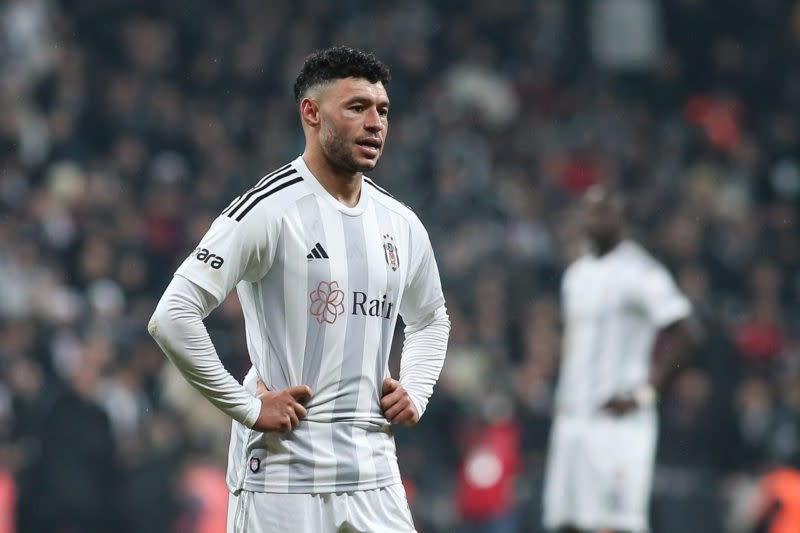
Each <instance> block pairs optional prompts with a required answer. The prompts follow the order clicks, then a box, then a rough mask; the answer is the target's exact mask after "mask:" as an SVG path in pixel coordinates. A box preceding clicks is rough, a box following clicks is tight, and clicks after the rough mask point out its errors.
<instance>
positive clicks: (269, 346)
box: [176, 157, 444, 493]
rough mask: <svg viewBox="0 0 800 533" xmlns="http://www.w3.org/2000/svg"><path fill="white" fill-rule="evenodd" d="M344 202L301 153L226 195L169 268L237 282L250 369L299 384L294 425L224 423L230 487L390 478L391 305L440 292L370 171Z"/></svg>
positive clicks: (202, 280)
mask: <svg viewBox="0 0 800 533" xmlns="http://www.w3.org/2000/svg"><path fill="white" fill-rule="evenodd" d="M363 180H364V181H363V185H362V189H361V197H360V199H359V202H358V204H357V205H356V206H355V207H346V206H344V205H343V204H341V203H340V202H338V201H337V200H336V199H334V198H333V197H332V196H331V195H330V194H329V193H328V192H327V191H326V190H325V189H324V188H323V187H322V185H321V184H320V183H319V182H318V181H317V179H316V178H315V177H314V176H313V175H312V174H311V172H310V171H309V169H308V167H307V166H306V164H305V162H304V161H303V159H302V157H298V158H297V159H295V160H294V161H292V162H291V163H289V164H287V165H285V166H283V167H281V168H280V169H278V170H276V171H275V172H273V173H271V174H269V175H268V176H266V177H264V178H263V179H262V180H261V181H260V182H258V184H257V185H256V186H254V187H253V188H252V189H250V190H249V191H248V192H246V193H245V194H243V195H242V196H240V197H239V198H237V199H236V200H234V201H233V202H231V204H230V205H229V206H228V207H227V208H226V209H225V210H224V211H223V212H222V214H221V215H220V216H219V217H218V218H217V220H215V221H214V223H213V225H212V226H211V228H210V229H209V231H208V233H207V234H206V235H205V237H204V238H203V239H202V241H201V242H200V244H199V246H198V247H197V249H196V250H195V251H194V252H193V253H192V254H191V255H190V256H189V257H188V258H187V259H186V261H185V262H184V263H183V264H182V265H181V267H180V268H179V269H178V271H177V273H176V274H177V275H179V276H183V277H185V278H187V279H188V280H190V281H192V282H193V283H195V284H197V285H199V286H200V287H202V288H203V289H205V290H206V291H208V292H209V293H210V294H211V295H213V296H214V297H215V298H216V299H217V301H218V302H221V301H222V300H224V299H225V297H226V296H227V294H228V293H229V292H230V291H231V290H232V289H233V288H234V287H236V288H237V291H238V295H239V299H240V301H241V305H242V310H243V313H244V317H245V325H246V335H247V345H248V350H249V353H250V359H251V360H252V363H253V368H252V369H251V371H250V372H249V373H248V376H247V377H246V379H245V383H244V385H245V387H246V388H247V389H248V390H249V391H250V392H254V391H255V386H256V379H257V377H258V376H260V377H261V379H262V380H263V381H264V382H265V383H266V385H267V386H268V387H269V388H270V389H273V390H281V389H284V388H287V387H289V386H293V385H300V384H306V385H308V386H309V387H311V390H312V391H313V398H312V399H311V401H310V402H309V403H308V404H307V406H306V407H307V409H308V416H307V417H306V418H305V419H304V420H303V421H302V422H301V424H300V426H299V427H298V428H297V429H295V430H294V431H292V432H290V433H287V434H282V433H271V432H270V433H259V432H257V431H253V430H251V429H248V428H247V427H246V426H244V425H242V424H240V423H238V422H235V421H234V422H233V432H232V436H231V447H230V453H229V464H228V482H229V485H230V488H231V490H232V491H237V490H240V489H245V490H249V491H264V492H302V493H309V492H313V493H323V492H339V491H352V490H368V489H372V488H378V487H383V486H387V485H391V484H394V483H398V482H399V481H400V477H399V471H398V468H397V460H396V455H395V446H394V440H393V437H392V430H391V426H390V425H389V423H388V421H387V420H386V418H385V417H384V415H383V412H382V410H381V406H380V396H381V387H382V382H383V380H384V378H385V377H388V358H389V350H390V346H391V342H392V335H393V332H394V328H395V323H396V320H397V316H398V313H399V314H401V315H402V316H403V319H404V321H405V322H406V323H407V324H413V323H415V322H421V321H423V320H425V318H426V317H429V316H430V315H431V314H432V313H433V312H434V311H436V310H437V309H439V308H441V307H442V306H443V305H444V297H443V295H442V289H441V282H440V280H439V273H438V270H437V266H436V261H435V259H434V256H433V251H432V249H431V245H430V241H429V239H428V235H427V233H426V231H425V229H424V227H423V226H422V224H421V222H420V221H419V219H418V218H417V217H416V216H415V215H414V214H413V213H412V212H411V210H409V209H408V208H407V207H406V206H404V205H403V204H401V203H400V202H398V201H396V200H395V199H393V198H392V197H391V196H390V195H389V194H388V193H387V192H386V191H384V190H383V189H381V188H380V187H378V186H377V185H375V184H374V183H373V182H372V181H371V180H370V179H369V178H366V177H364V178H363Z"/></svg>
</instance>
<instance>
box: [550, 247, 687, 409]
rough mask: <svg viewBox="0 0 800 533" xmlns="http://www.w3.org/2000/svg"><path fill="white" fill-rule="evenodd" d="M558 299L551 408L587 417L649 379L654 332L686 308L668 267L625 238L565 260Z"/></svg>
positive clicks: (682, 313) (674, 318)
mask: <svg viewBox="0 0 800 533" xmlns="http://www.w3.org/2000/svg"><path fill="white" fill-rule="evenodd" d="M561 301H562V314H563V319H564V325H565V331H564V346H563V354H562V361H561V371H560V376H559V382H558V389H557V393H556V407H557V411H558V412H560V413H567V414H572V415H578V416H591V415H593V414H595V413H597V412H598V411H599V409H600V407H601V405H602V404H603V403H605V401H607V400H608V399H609V398H611V397H612V396H614V395H616V394H624V393H630V392H631V391H632V390H634V389H636V388H637V387H640V386H642V385H644V384H646V383H648V381H649V377H650V376H649V374H650V362H651V352H652V348H653V342H654V340H655V338H656V335H657V333H658V331H659V330H660V329H661V328H663V327H665V326H668V325H669V324H671V323H673V322H675V321H677V320H679V319H682V318H685V317H687V316H688V315H689V314H690V312H691V304H690V303H689V301H688V300H687V298H686V297H685V296H684V295H683V294H682V293H681V292H680V290H679V289H678V287H677V286H676V285H675V282H674V281H673V279H672V277H671V276H670V274H669V273H668V272H667V270H666V269H665V268H664V267H663V266H662V265H661V264H660V263H659V262H658V261H656V260H655V259H654V258H653V257H652V256H651V255H650V254H649V253H647V251H645V250H644V248H642V247H641V246H640V245H639V244H637V243H635V242H633V241H630V240H625V241H622V242H621V243H620V244H618V245H617V247H616V248H614V249H613V250H612V251H610V252H609V253H607V254H606V255H604V256H601V257H595V256H592V255H586V256H584V257H582V258H580V259H578V260H577V261H575V262H574V263H573V264H572V265H570V267H569V268H568V269H567V271H566V273H565V274H564V279H563V282H562V287H561Z"/></svg>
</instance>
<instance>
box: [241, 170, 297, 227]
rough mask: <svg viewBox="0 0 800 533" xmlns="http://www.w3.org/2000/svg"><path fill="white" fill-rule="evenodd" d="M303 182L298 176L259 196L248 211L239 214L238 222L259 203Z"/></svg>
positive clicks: (248, 207) (249, 206)
mask: <svg viewBox="0 0 800 533" xmlns="http://www.w3.org/2000/svg"><path fill="white" fill-rule="evenodd" d="M275 179H278V178H275ZM273 181H274V180H273ZM301 181H303V178H302V177H301V176H297V177H296V178H294V179H292V180H289V181H285V182H283V183H281V184H280V185H278V186H276V187H273V188H272V189H270V190H268V191H267V192H265V193H263V194H262V195H260V196H257V197H256V198H255V199H254V200H253V201H252V202H251V203H250V205H248V206H247V208H246V209H244V210H243V211H242V212H241V213H239V216H237V217H236V221H237V222H240V221H241V220H242V219H243V218H244V216H245V215H246V214H247V213H249V212H250V210H251V209H253V208H254V207H255V206H256V205H258V203H259V202H260V201H261V200H263V199H264V198H267V197H268V196H271V195H273V194H275V193H276V192H278V191H280V190H281V189H285V188H286V187H290V186H292V185H294V184H295V183H300V182H301ZM270 183H271V182H270ZM228 216H231V215H228Z"/></svg>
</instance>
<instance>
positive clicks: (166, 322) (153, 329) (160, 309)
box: [147, 297, 174, 344]
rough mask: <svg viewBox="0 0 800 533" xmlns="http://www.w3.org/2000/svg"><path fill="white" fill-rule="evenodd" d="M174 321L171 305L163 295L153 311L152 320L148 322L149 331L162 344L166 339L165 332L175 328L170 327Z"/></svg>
mask: <svg viewBox="0 0 800 533" xmlns="http://www.w3.org/2000/svg"><path fill="white" fill-rule="evenodd" d="M173 321H174V316H173V313H171V312H170V305H169V304H168V302H167V301H166V298H164V297H162V299H161V301H160V302H158V305H157V306H156V309H155V311H153V316H151V317H150V321H149V322H148V323H147V332H148V333H149V334H150V336H151V337H153V339H154V340H155V341H156V342H158V343H159V344H162V343H163V342H164V341H165V340H166V339H165V333H166V332H168V331H172V330H173V329H174V328H172V327H170V323H171V322H173Z"/></svg>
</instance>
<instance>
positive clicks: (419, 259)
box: [400, 220, 444, 324]
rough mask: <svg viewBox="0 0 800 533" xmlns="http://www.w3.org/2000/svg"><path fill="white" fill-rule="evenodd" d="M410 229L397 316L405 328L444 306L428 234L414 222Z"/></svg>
mask: <svg viewBox="0 0 800 533" xmlns="http://www.w3.org/2000/svg"><path fill="white" fill-rule="evenodd" d="M414 222H415V224H413V225H412V227H411V241H412V242H411V245H412V255H411V261H410V270H409V274H408V278H406V279H407V281H406V289H405V293H404V294H403V300H402V301H401V302H400V315H401V316H402V317H403V320H404V321H405V323H406V324H413V323H416V322H419V321H421V320H423V319H425V318H426V317H428V316H431V315H432V313H433V312H434V311H435V310H436V309H438V308H439V307H441V306H442V305H444V295H443V294H442V282H441V279H440V278H439V267H438V266H437V265H436V258H435V257H434V255H433V248H432V247H431V241H430V238H429V237H428V232H427V231H425V228H424V227H423V226H422V223H421V222H419V221H418V220H415V221H414Z"/></svg>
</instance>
